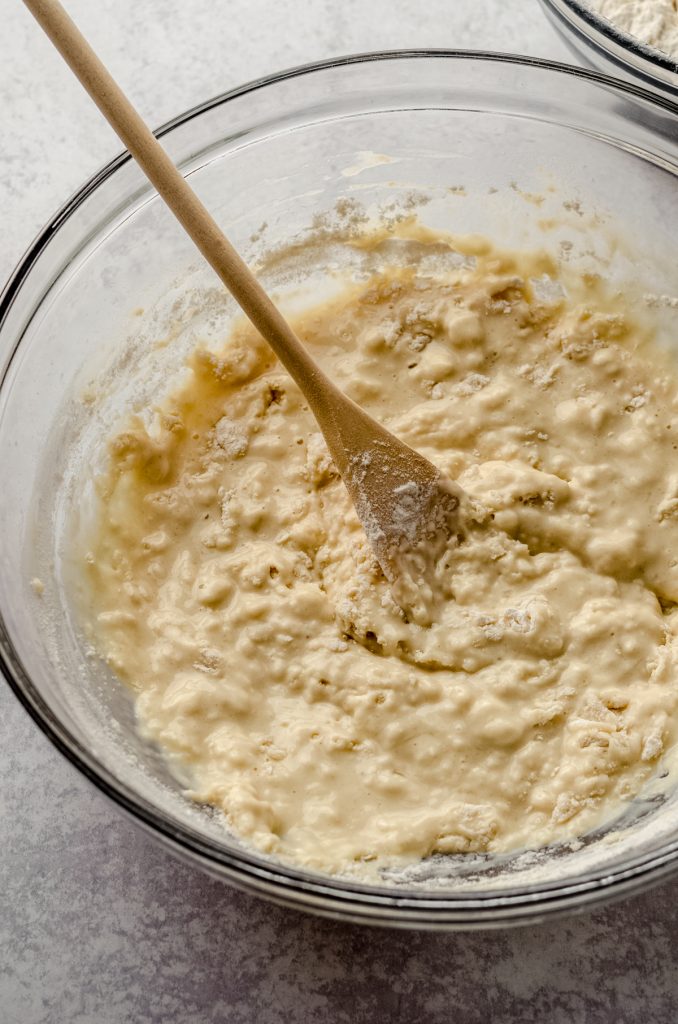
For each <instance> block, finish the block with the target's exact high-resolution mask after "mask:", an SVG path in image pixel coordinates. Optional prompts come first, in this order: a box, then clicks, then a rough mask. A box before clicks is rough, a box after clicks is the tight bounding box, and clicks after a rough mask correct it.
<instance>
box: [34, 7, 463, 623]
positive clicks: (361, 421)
mask: <svg viewBox="0 0 678 1024" xmlns="http://www.w3.org/2000/svg"><path fill="white" fill-rule="evenodd" d="M24 3H25V4H26V7H27V8H28V9H29V11H30V12H31V14H33V16H34V17H35V19H36V20H37V21H38V23H39V24H40V25H41V27H42V28H43V29H44V31H45V32H46V33H47V35H48V36H49V38H50V39H51V40H52V42H53V43H54V45H55V46H56V48H57V49H58V50H59V52H60V53H61V55H62V57H63V58H64V59H65V61H66V62H67V64H68V65H69V66H70V68H71V70H72V71H73V72H74V73H75V74H76V75H77V77H78V78H79V79H80V82H81V83H82V84H83V86H84V87H85V89H86V90H87V92H88V93H89V94H90V96H91V97H92V99H93V100H94V102H95V103H96V104H97V106H98V107H99V109H100V110H101V112H102V113H103V114H104V116H105V117H106V118H107V120H108V121H109V123H110V124H111V126H112V127H113V129H114V130H115V131H116V132H117V134H118V135H119V137H120V139H121V140H122V142H123V143H124V145H125V146H126V147H127V149H128V150H129V152H130V153H131V154H132V156H133V157H134V159H135V160H136V161H137V163H138V164H139V166H140V167H141V169H142V170H143V171H144V173H145V174H146V175H147V177H148V178H149V180H150V181H151V183H152V184H153V185H154V186H155V188H156V189H157V190H158V192H159V194H160V195H161V196H162V198H163V199H164V201H165V203H166V204H167V205H168V206H169V208H170V209H171V211H172V212H173V213H174V215H175V217H176V218H177V220H178V221H179V222H180V224H181V225H182V227H183V228H184V229H185V231H186V232H187V233H188V234H189V235H190V236H191V238H192V239H193V241H194V242H195V244H196V245H197V247H198V249H199V250H200V252H201V253H202V254H203V256H204V257H205V259H206V260H207V261H208V262H209V263H210V264H211V265H212V267H213V268H214V270H215V271H216V272H217V274H218V275H219V277H220V278H221V280H222V281H223V283H224V284H225V285H226V287H227V288H228V289H229V291H230V292H231V294H232V295H233V297H234V299H235V300H236V301H237V302H238V303H239V305H240V306H241V308H242V309H243V311H244V312H245V313H246V315H247V316H248V317H249V319H250V320H251V321H252V323H253V324H254V326H255V327H256V328H257V330H258V331H259V332H260V334H261V335H262V336H263V337H264V338H265V339H266V341H267V342H268V343H269V345H270V346H271V348H272V349H273V351H274V352H275V354H276V356H277V357H278V359H279V360H280V362H281V363H282V364H283V366H284V367H285V368H286V369H287V371H288V372H289V374H290V375H291V376H292V377H293V378H294V380H295V381H296V383H297V384H298V385H299V387H300V389H301V391H302V392H303V393H304V395H305V397H306V399H307V401H308V404H309V406H310V408H311V409H312V411H313V413H314V415H315V417H316V419H317V421H318V424H319V426H320V429H321V430H322V432H323V435H324V437H325V441H326V442H327V447H328V448H329V450H330V453H331V455H332V458H333V460H334V462H335V464H336V466H337V469H338V470H339V472H340V474H341V476H342V478H343V480H344V483H345V484H346V487H347V488H348V492H349V494H350V496H351V499H352V500H353V503H354V505H355V508H356V512H357V514H358V517H359V519H360V521H361V523H362V525H363V527H364V529H365V533H366V534H367V538H368V540H369V542H370V544H371V545H372V548H373V549H374V552H375V554H376V556H377V559H378V560H379V563H380V565H381V567H382V569H383V571H384V573H385V575H386V577H387V579H388V580H389V581H390V582H391V584H392V586H393V588H394V593H395V596H396V599H397V600H398V601H399V603H400V604H401V606H402V607H403V608H404V609H405V610H406V611H408V610H409V611H410V612H412V611H413V610H414V614H415V618H417V619H420V620H423V619H425V618H426V617H427V612H426V611H424V610H422V607H420V604H421V602H420V601H419V597H420V596H421V592H423V591H426V592H430V586H431V583H430V580H427V579H426V575H427V574H428V572H429V567H430V568H431V569H432V567H433V565H434V563H435V561H436V559H437V558H438V557H439V555H440V554H441V553H442V551H443V550H444V548H445V546H446V544H447V543H448V542H449V540H450V539H451V538H452V537H460V536H461V534H462V532H463V524H462V521H461V518H462V512H461V509H462V503H463V501H464V494H463V492H462V491H461V489H460V488H459V487H458V486H457V485H456V484H453V483H452V482H451V481H449V480H447V479H445V478H444V477H443V476H442V475H441V473H440V472H439V470H437V469H436V468H435V466H433V465H432V464H431V463H430V462H429V461H428V460H427V459H425V458H424V457H423V456H422V455H420V454H419V453H418V452H415V451H414V450H413V449H412V448H410V447H409V446H408V445H406V444H404V443H403V442H402V441H400V440H398V438H397V437H394V435H393V434H391V433H390V432H389V431H388V430H386V429H385V428H384V427H383V426H381V425H380V424H379V423H377V422H376V421H375V420H373V419H372V417H371V416H368V414H367V413H366V412H365V411H364V410H363V409H361V408H360V407H359V406H358V405H356V404H355V402H353V401H352V400H351V399H350V398H348V397H347V396H346V395H344V394H343V392H341V391H340V390H339V389H338V388H337V387H336V386H335V385H334V384H333V383H332V381H331V380H330V379H329V378H328V377H327V376H326V375H325V374H324V373H323V371H322V370H321V369H320V367H319V366H317V365H316V363H315V362H314V361H313V359H312V358H311V357H310V355H309V354H308V352H307V351H306V349H305V348H304V347H303V345H302V344H301V342H300V341H299V339H298V338H297V337H296V335H295V334H294V332H293V331H292V329H291V327H290V326H289V324H288V323H287V322H286V320H285V319H284V317H283V316H282V314H281V313H280V311H279V310H278V309H277V308H276V306H275V305H274V304H273V302H272V301H271V299H270V298H269V297H268V295H267V294H266V292H265V291H264V289H263V288H262V286H261V285H260V284H259V282H258V281H257V279H256V278H255V277H254V275H253V274H252V272H251V271H250V270H249V268H248V267H247V265H246V264H245V262H244V261H243V260H242V259H241V257H240V256H239V255H238V253H237V252H236V250H235V249H234V248H233V246H232V245H231V244H230V242H229V241H228V239H227V238H226V237H225V235H224V234H223V232H222V231H221V230H220V228H219V227H218V226H217V224H216V223H215V221H214V220H213V218H212V217H211V216H210V214H209V213H208V212H207V210H206V208H205V207H204V206H203V204H202V203H201V201H200V200H199V199H198V197H197V196H196V194H195V193H194V192H193V190H192V189H191V188H190V186H189V185H188V183H187V182H186V180H185V179H184V178H183V176H182V175H181V174H180V172H179V171H178V170H177V168H176V167H175V166H174V164H173V163H172V161H171V160H170V158H169V156H168V155H167V153H166V152H165V150H164V149H163V148H162V146H161V145H160V143H159V142H158V141H157V139H156V138H155V136H154V135H153V134H152V132H151V131H150V130H149V128H148V127H147V126H146V124H145V123H144V121H143V120H142V119H141V117H140V116H139V114H138V113H137V112H136V110H135V109H134V107H133V106H132V104H131V103H130V102H129V100H128V99H127V97H126V96H125V94H124V93H123V92H122V90H121V89H120V87H119V86H118V85H117V84H116V82H115V81H114V79H113V78H112V77H111V75H110V74H109V72H108V71H107V70H106V68H105V67H104V65H103V64H102V63H101V61H100V60H99V58H98V57H97V55H96V54H95V53H94V51H93V50H92V48H91V47H90V45H89V43H88V42H87V40H86V39H85V38H84V36H83V35H82V33H81V32H80V31H79V29H78V28H77V27H76V25H75V24H74V23H73V21H72V20H71V18H70V17H69V15H68V14H67V13H66V11H65V10H64V8H63V7H62V5H61V4H60V3H59V2H58V0H24Z"/></svg>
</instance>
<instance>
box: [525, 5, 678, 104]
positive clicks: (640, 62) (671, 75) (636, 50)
mask: <svg viewBox="0 0 678 1024" xmlns="http://www.w3.org/2000/svg"><path fill="white" fill-rule="evenodd" d="M539 2H540V3H541V5H542V7H543V8H544V11H545V13H546V15H547V17H548V18H549V19H550V21H551V23H552V24H553V25H554V27H555V28H556V30H557V32H558V33H559V35H560V36H561V37H562V39H563V41H564V42H565V44H566V45H567V46H568V47H569V49H570V50H572V52H573V53H574V54H575V56H576V57H577V58H578V59H579V60H581V61H583V62H584V63H585V64H587V65H588V66H589V67H592V68H595V69H596V70H597V71H604V72H607V73H608V74H611V75H617V76H619V77H620V78H623V79H625V80H627V81H630V82H634V83H636V84H637V85H642V86H644V87H645V88H646V89H650V90H651V91H653V92H657V93H658V94H660V95H663V96H667V97H669V98H670V99H673V100H676V99H678V63H677V62H676V61H675V60H673V59H672V58H671V57H669V56H668V55H667V54H665V53H661V52H660V51H659V50H655V49H654V47H652V46H647V45H646V44H645V43H643V42H642V41H641V40H640V39H636V37H635V36H631V35H629V34H628V32H623V31H622V30H621V29H620V28H618V27H617V26H616V25H614V24H613V23H612V22H611V21H608V20H607V18H603V17H601V16H600V15H599V14H597V13H596V11H594V10H592V8H591V6H590V5H589V4H588V3H587V2H586V0H539Z"/></svg>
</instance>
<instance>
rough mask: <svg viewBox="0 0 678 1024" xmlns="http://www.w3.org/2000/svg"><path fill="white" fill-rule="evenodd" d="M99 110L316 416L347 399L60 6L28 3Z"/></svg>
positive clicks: (51, 0) (45, 0) (49, 1)
mask: <svg viewBox="0 0 678 1024" xmlns="http://www.w3.org/2000/svg"><path fill="white" fill-rule="evenodd" d="M24 3H25V5H26V7H27V8H28V10H29V11H30V12H31V14H32V15H33V17H34V18H35V19H36V21H37V22H38V24H39V25H40V26H41V28H42V29H43V30H44V31H45V33H46V34H47V35H48V36H49V38H50V39H51V41H52V42H53V43H54V45H55V47H56V48H57V50H58V51H59V53H60V54H61V56H62V57H63V58H64V60H65V61H66V63H67V64H68V65H69V67H70V68H71V70H72V71H73V72H74V74H75V75H76V76H77V77H78V78H79V80H80V82H81V83H82V85H83V86H84V87H85V89H86V90H87V92H88V93H89V95H90V96H91V97H92V99H93V100H94V102H95V103H96V105H97V106H98V107H99V110H100V111H101V112H102V114H103V115H104V117H105V118H106V120H107V121H108V122H109V124H110V125H111V127H112V128H113V130H114V131H115V132H116V133H117V135H118V136H119V137H120V139H121V140H122V142H123V144H124V145H125V146H126V148H127V149H128V150H129V152H130V153H131V154H132V156H133V157H134V159H135V160H136V162H137V163H138V164H139V166H140V167H141V169H142V170H143V171H144V173H145V174H146V176H147V177H148V179H149V180H150V182H151V183H152V184H153V185H154V186H155V188H156V189H157V191H158V193H159V194H160V195H161V196H162V198H163V199H164V201H165V203H166V204H167V205H168V206H169V208H170V209H171V211H172V213H173V214H174V216H175V217H176V218H177V220H178V221H179V222H180V223H181V225H182V227H183V228H184V230H185V231H186V232H187V233H188V234H189V235H190V237H191V238H192V239H193V241H194V242H195V244H196V245H197V247H198V249H199V250H200V252H201V253H202V254H203V256H204V257H205V259H206V260H207V261H208V263H210V264H211V266H212V267H213V268H214V270H215V271H216V273H217V274H218V275H219V277H220V278H221V280H222V281H223V283H224V284H225V285H226V287H227V288H228V290H229V291H230V292H231V294H232V295H233V298H234V299H235V300H236V302H237V303H238V304H239V305H240V307H241V309H242V310H243V312H244V313H245V314H246V315H247V316H248V317H249V319H250V320H251V321H252V323H253V324H254V326H255V327H256V328H257V330H258V331H259V333H260V334H261V335H262V336H263V337H264V338H265V339H266V341H267V342H268V343H269V345H270V346H271V348H272V349H273V351H274V352H275V354H276V355H277V356H278V358H279V359H280V362H281V363H282V364H283V365H284V366H285V368H286V369H287V370H288V372H289V373H290V375H291V376H292V377H293V378H294V380H296V382H297V384H298V385H299V387H300V388H301V389H302V391H303V392H304V393H305V395H306V397H307V399H308V400H309V402H310V404H311V407H312V408H313V410H314V412H316V413H317V412H318V410H317V405H318V404H320V405H322V404H324V402H326V401H327V397H325V398H324V399H323V395H322V394H321V392H324V395H325V396H327V394H328V392H330V393H332V396H333V397H334V398H335V399H336V400H337V401H342V400H343V401H346V398H345V396H343V395H342V394H341V392H340V391H339V390H338V389H337V388H336V387H335V386H334V385H333V384H332V383H331V381H330V380H329V379H328V378H327V377H326V376H325V374H324V373H323V372H322V370H321V369H320V368H319V367H318V366H317V365H316V363H315V362H314V360H313V359H312V358H311V357H310V355H309V354H308V352H307V351H306V350H305V348H304V347H303V345H302V344H301V342H300V341H299V339H298V338H297V336H296V335H295V333H294V331H293V330H292V328H291V327H290V325H289V324H288V323H287V321H286V320H285V318H284V317H283V316H282V314H281V313H280V311H279V310H278V309H277V307H276V306H275V305H274V304H273V302H272V301H271V299H270V298H269V297H268V295H267V294H266V292H265V291H264V289H263V288H262V286H261V285H260V284H259V282H258V281H257V279H256V278H255V276H254V274H253V273H252V272H251V270H250V269H249V267H248V266H247V264H246V263H245V261H244V260H243V259H242V258H241V257H240V256H239V255H238V253H237V252H236V250H235V249H234V248H233V246H232V245H231V243H230V242H229V241H228V239H227V238H226V236H225V235H224V233H223V231H222V230H221V228H220V227H219V226H218V224H217V223H216V222H215V220H214V218H213V217H212V216H211V214H210V213H209V212H208V211H207V209H206V208H205V206H204V205H203V204H202V202H201V201H200V199H198V197H197V195H196V194H195V192H194V191H193V189H192V188H191V187H190V185H189V184H188V183H187V181H186V179H185V178H184V177H183V175H182V174H181V173H180V172H179V170H178V169H177V168H176V167H175V165H174V163H173V162H172V160H171V159H170V158H169V156H168V155H167V153H166V152H165V150H164V149H163V147H162V146H161V145H160V143H159V142H158V140H157V139H156V138H155V136H154V135H153V133H152V132H151V130H150V129H149V128H148V126H147V125H146V123H145V122H144V120H143V119H142V118H141V116H140V115H139V113H138V112H137V111H136V110H135V108H134V107H133V106H132V104H131V103H130V101H129V99H128V98H127V96H126V95H125V94H124V92H123V91H122V89H121V88H120V86H119V85H118V84H117V82H116V81H115V79H114V78H113V77H112V75H111V74H110V72H109V71H108V70H107V69H106V67H105V66H104V65H103V64H102V62H101V61H100V59H99V58H98V57H97V55H96V53H95V52H94V50H93V49H92V47H91V46H90V45H89V43H88V42H87V40H86V39H85V37H84V36H83V35H82V33H81V32H80V30H79V29H78V27H77V26H76V25H75V23H74V22H73V21H72V19H71V18H70V17H69V15H68V13H67V12H66V11H65V10H64V8H63V6H62V5H61V4H60V3H59V2H58V0H24Z"/></svg>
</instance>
